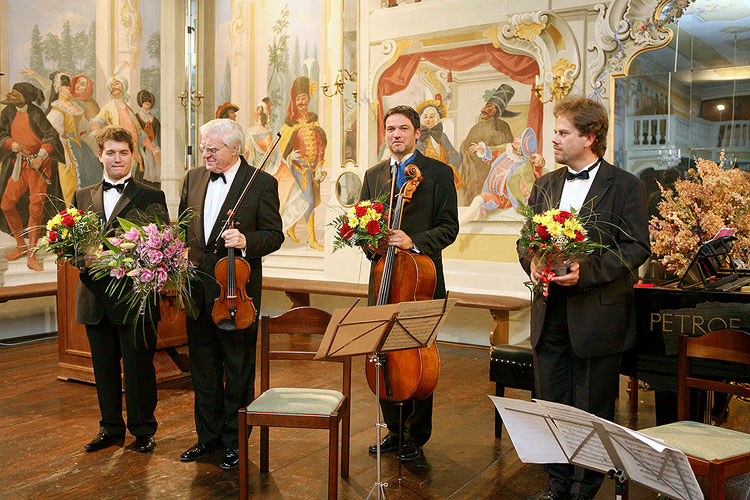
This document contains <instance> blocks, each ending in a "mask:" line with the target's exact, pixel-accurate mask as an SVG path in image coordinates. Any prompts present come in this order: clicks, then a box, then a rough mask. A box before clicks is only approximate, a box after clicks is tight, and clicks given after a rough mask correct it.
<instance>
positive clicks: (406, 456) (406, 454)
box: [398, 440, 422, 462]
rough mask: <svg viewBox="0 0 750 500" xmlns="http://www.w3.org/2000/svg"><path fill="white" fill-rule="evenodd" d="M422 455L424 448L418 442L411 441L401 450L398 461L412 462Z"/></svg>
mask: <svg viewBox="0 0 750 500" xmlns="http://www.w3.org/2000/svg"><path fill="white" fill-rule="evenodd" d="M421 454H422V447H421V446H419V445H418V444H417V443H416V442H414V441H412V440H409V441H407V442H405V443H404V447H403V448H402V449H401V453H399V454H398V459H399V460H401V461H402V462H411V461H412V460H416V459H418V458H419V456H420V455H421Z"/></svg>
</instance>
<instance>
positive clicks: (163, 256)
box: [91, 218, 196, 317]
mask: <svg viewBox="0 0 750 500" xmlns="http://www.w3.org/2000/svg"><path fill="white" fill-rule="evenodd" d="M117 220H118V221H119V223H120V227H121V228H122V233H121V234H120V235H119V236H117V237H114V238H107V239H105V240H104V243H105V245H106V247H107V250H105V251H104V252H101V253H100V254H99V256H98V259H97V261H96V262H95V263H94V264H93V265H92V266H91V267H92V274H93V277H94V278H95V279H102V278H104V277H107V276H110V277H113V278H117V279H113V280H111V281H110V283H109V285H108V286H107V293H108V294H109V295H110V296H111V297H112V298H114V299H117V300H120V301H124V302H125V303H127V305H128V307H129V308H130V309H131V310H137V311H138V313H139V314H140V315H141V317H143V316H144V314H145V313H146V311H147V310H148V309H149V308H150V307H151V306H152V305H153V304H156V303H157V294H159V293H161V292H164V293H167V294H175V295H177V296H178V297H179V300H185V299H186V298H187V297H189V294H190V287H189V281H190V279H191V278H193V277H195V274H196V270H195V266H194V265H193V264H192V263H191V262H190V260H189V259H188V255H187V253H188V252H187V245H186V244H185V229H184V224H185V222H186V221H185V220H183V221H181V222H179V223H177V224H175V225H168V224H160V223H159V222H158V221H157V222H156V223H151V224H148V225H143V226H141V225H138V224H135V223H133V222H130V221H128V220H125V219H121V218H118V219H117ZM123 278H125V279H123Z"/></svg>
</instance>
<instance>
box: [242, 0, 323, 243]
mask: <svg viewBox="0 0 750 500" xmlns="http://www.w3.org/2000/svg"><path fill="white" fill-rule="evenodd" d="M320 12H321V5H320V2H319V1H302V0H294V1H289V2H286V3H280V2H278V3H276V2H274V3H273V4H270V3H269V4H268V8H267V11H266V13H267V16H266V17H265V18H261V19H260V20H259V22H266V23H268V24H267V25H268V26H271V29H270V31H269V32H268V39H267V41H266V47H267V52H266V54H267V60H266V61H265V66H266V67H265V71H266V79H265V80H266V88H265V89H257V88H256V89H255V90H256V95H259V96H265V97H262V98H261V100H259V102H258V103H257V104H256V106H255V109H254V111H253V126H252V127H251V128H250V129H248V131H247V138H246V146H247V152H248V156H249V158H252V159H254V160H255V161H259V160H260V159H261V158H262V157H263V155H264V154H265V151H266V150H267V149H268V147H269V146H270V144H271V143H272V139H273V137H274V136H275V135H276V133H277V132H281V140H280V141H279V145H278V149H277V151H275V152H274V156H273V158H272V159H271V161H269V164H268V165H267V166H266V170H268V171H269V172H270V173H271V174H273V175H274V176H275V177H276V178H277V179H278V181H279V195H280V201H281V214H282V220H283V223H284V230H285V232H286V235H287V239H286V242H285V246H286V247H292V248H297V247H306V248H311V249H313V250H316V251H322V250H323V233H324V231H323V229H324V228H323V224H324V223H325V216H324V212H323V211H322V208H323V207H321V185H322V184H323V182H324V180H325V179H326V176H327V171H326V170H325V168H324V167H325V160H326V158H325V155H326V146H327V144H328V134H327V133H326V131H325V130H323V127H322V126H321V119H320V117H319V109H320V93H319V81H320V58H321V49H320V46H321V40H322V31H321V26H322V19H321V15H320ZM258 64H259V65H260V64H264V62H260V61H259V62H258ZM256 81H257V80H256ZM252 159H251V160H250V161H251V162H252V161H253V160H252ZM326 188H327V186H326ZM316 214H317V216H316ZM316 217H317V227H316Z"/></svg>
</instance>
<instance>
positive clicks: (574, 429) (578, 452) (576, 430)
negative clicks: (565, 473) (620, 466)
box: [535, 400, 615, 472]
mask: <svg viewBox="0 0 750 500" xmlns="http://www.w3.org/2000/svg"><path fill="white" fill-rule="evenodd" d="M535 401H536V402H537V403H539V405H540V406H541V407H542V408H544V409H545V410H546V411H547V413H548V414H549V416H550V417H552V419H553V420H554V422H555V424H556V426H557V429H558V431H559V436H560V440H561V444H562V446H563V448H564V449H565V453H566V454H567V455H568V456H569V457H570V463H572V464H575V465H580V466H582V467H586V468H589V469H594V470H598V471H599V472H607V471H608V470H610V469H613V468H614V467H615V466H614V464H613V463H612V459H610V458H609V453H607V450H606V449H605V448H604V445H603V444H602V441H601V439H599V436H598V435H597V433H596V431H595V430H594V426H593V425H591V421H592V420H593V419H596V420H601V419H599V417H597V416H595V415H592V414H590V413H588V412H585V411H583V410H579V409H578V408H573V407H572V406H568V405H564V404H560V403H552V402H550V401H543V400H535Z"/></svg>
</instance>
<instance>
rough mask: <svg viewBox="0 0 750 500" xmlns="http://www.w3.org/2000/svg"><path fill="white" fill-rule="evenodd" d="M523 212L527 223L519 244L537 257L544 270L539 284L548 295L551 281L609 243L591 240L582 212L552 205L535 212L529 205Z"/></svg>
mask: <svg viewBox="0 0 750 500" xmlns="http://www.w3.org/2000/svg"><path fill="white" fill-rule="evenodd" d="M521 208H522V211H523V212H522V213H523V214H524V216H525V217H526V224H525V225H524V227H523V229H522V230H521V237H520V238H519V246H520V248H522V249H523V250H525V251H526V254H527V256H528V258H529V259H536V260H537V261H538V262H539V264H538V266H540V267H543V270H542V271H541V273H540V274H541V276H542V283H541V286H539V285H537V286H535V291H537V292H538V291H540V290H539V288H540V287H541V292H542V293H543V295H544V296H545V297H547V296H548V295H549V281H550V280H551V279H552V278H554V277H555V276H558V275H560V274H565V273H567V268H568V267H569V266H570V265H571V264H572V263H574V262H580V261H581V260H583V259H584V258H585V257H586V255H588V254H589V253H591V252H593V251H594V250H596V249H597V248H607V247H606V246H605V245H602V244H600V243H596V242H594V241H591V240H590V239H589V238H588V237H587V234H588V233H587V231H586V228H585V227H584V222H583V221H581V220H580V217H579V216H578V214H577V213H576V212H575V211H574V212H568V211H566V210H559V209H556V208H555V209H551V210H547V211H546V212H542V213H539V214H535V213H534V212H533V211H532V210H531V208H530V207H529V206H523V207H521Z"/></svg>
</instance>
